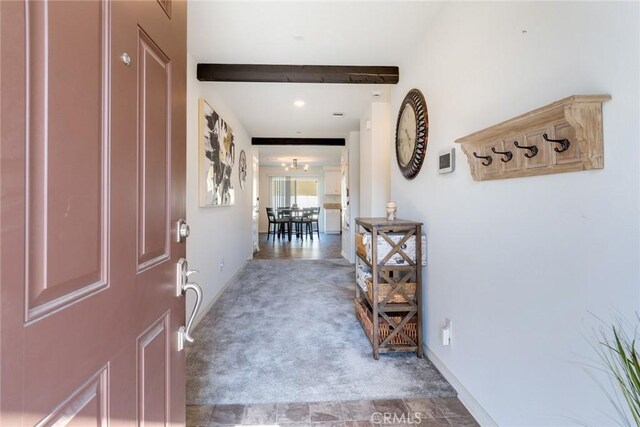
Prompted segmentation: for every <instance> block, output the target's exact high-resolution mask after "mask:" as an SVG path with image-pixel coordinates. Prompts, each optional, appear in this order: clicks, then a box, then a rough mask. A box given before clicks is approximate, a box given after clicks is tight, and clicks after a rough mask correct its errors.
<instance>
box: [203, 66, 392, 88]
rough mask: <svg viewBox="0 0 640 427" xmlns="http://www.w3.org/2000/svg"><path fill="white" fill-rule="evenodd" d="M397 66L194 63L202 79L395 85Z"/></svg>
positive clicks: (215, 80) (207, 80)
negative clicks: (196, 64)
mask: <svg viewBox="0 0 640 427" xmlns="http://www.w3.org/2000/svg"><path fill="white" fill-rule="evenodd" d="M399 73H400V71H399V69H398V67H388V66H358V65H353V66H350V65H349V66H344V65H261V64H198V69H197V76H198V80H200V81H203V82H258V83H351V84H396V83H398V79H399Z"/></svg>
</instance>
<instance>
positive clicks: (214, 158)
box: [198, 99, 235, 207]
mask: <svg viewBox="0 0 640 427" xmlns="http://www.w3.org/2000/svg"><path fill="white" fill-rule="evenodd" d="M198 131H199V133H198V135H199V138H198V147H199V148H198V163H199V166H198V174H199V176H198V184H199V187H200V188H199V194H200V197H199V198H200V207H211V206H231V205H233V204H234V201H235V190H234V188H233V183H232V182H231V172H232V170H233V163H234V161H235V144H234V142H233V131H232V129H231V127H230V126H229V125H228V124H227V123H226V122H225V121H224V120H222V118H221V117H220V116H219V115H218V113H216V112H215V111H214V110H213V108H211V106H210V105H209V104H208V103H207V101H205V100H204V99H200V100H199V102H198Z"/></svg>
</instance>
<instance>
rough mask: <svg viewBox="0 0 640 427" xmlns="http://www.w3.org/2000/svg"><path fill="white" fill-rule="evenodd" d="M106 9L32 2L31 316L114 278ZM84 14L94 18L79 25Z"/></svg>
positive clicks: (28, 89)
mask: <svg viewBox="0 0 640 427" xmlns="http://www.w3.org/2000/svg"><path fill="white" fill-rule="evenodd" d="M106 10H107V8H106V6H105V4H104V3H101V2H83V3H82V4H81V5H79V6H73V5H70V4H69V3H65V2H54V3H51V4H49V3H45V2H28V3H27V4H26V25H27V28H28V43H27V46H26V52H25V56H26V57H27V58H28V63H27V67H26V68H27V69H26V71H27V73H28V74H27V75H28V80H27V82H28V84H27V87H26V88H25V89H26V92H27V93H28V99H27V112H28V124H27V132H26V136H27V157H28V170H27V177H28V186H27V195H28V196H27V197H28V202H27V206H26V209H27V212H26V215H27V218H28V228H27V230H26V234H27V236H28V240H27V242H28V254H29V255H28V264H27V268H26V272H25V283H26V286H27V288H28V296H29V297H28V300H27V310H26V320H27V321H33V320H36V319H38V318H40V317H41V316H44V315H46V314H48V313H50V312H52V311H54V310H59V309H61V308H62V307H64V306H66V305H68V304H71V303H73V302H75V301H77V300H78V299H80V298H84V297H86V296H88V295H90V294H92V293H95V292H97V291H99V290H100V289H103V288H104V287H105V286H106V264H107V262H106V256H107V251H106V242H107V239H106V228H107V224H106V218H107V215H106V212H105V207H106V186H105V182H106V180H105V177H106V172H107V170H106V156H105V153H107V145H108V140H107V137H106V132H105V129H106V122H105V115H106V114H107V113H108V112H107V108H108V92H107V90H106V89H107V85H108V81H107V80H106V79H104V76H105V75H106V74H107V66H108V58H107V55H106V52H105V49H104V45H105V40H106V39H107V38H108V31H109V27H108V20H107V18H106V17H107V16H108V14H107V13H106ZM79 17H86V20H84V21H81V22H80V24H79V25H70V24H71V23H72V22H74V21H79V19H78V18H79ZM47 28H49V29H51V28H56V29H58V28H59V29H60V30H59V31H45V29H47ZM75 39H77V40H79V42H78V43H77V44H76V48H75V49H69V48H68V44H67V43H68V40H75ZM76 54H77V55H81V56H82V57H83V58H86V60H83V61H77V60H74V59H73V58H72V56H73V55H76ZM68 64H73V66H72V67H70V66H69V65H68ZM65 98H70V99H73V100H74V102H73V103H70V102H67V103H60V102H59V100H60V99H65ZM78 229H82V230H83V231H84V232H82V233H78V232H77V230H78Z"/></svg>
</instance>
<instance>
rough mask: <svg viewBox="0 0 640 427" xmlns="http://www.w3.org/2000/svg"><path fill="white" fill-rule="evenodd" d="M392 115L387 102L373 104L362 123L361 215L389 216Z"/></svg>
mask: <svg viewBox="0 0 640 427" xmlns="http://www.w3.org/2000/svg"><path fill="white" fill-rule="evenodd" d="M390 130H391V115H390V109H389V103H388V102H372V103H371V108H370V109H369V110H368V111H367V112H366V113H365V115H364V116H363V117H362V119H361V120H360V216H363V217H376V216H385V215H386V203H387V202H389V201H390V200H389V194H390V180H389V173H390V172H389V159H390V158H391V141H392V139H391V133H390Z"/></svg>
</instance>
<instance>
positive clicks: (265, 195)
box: [258, 166, 340, 233]
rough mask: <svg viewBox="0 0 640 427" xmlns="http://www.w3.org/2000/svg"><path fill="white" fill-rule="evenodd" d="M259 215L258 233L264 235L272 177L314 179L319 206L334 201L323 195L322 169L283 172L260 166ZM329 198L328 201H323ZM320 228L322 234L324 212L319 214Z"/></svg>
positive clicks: (269, 204) (266, 227)
mask: <svg viewBox="0 0 640 427" xmlns="http://www.w3.org/2000/svg"><path fill="white" fill-rule="evenodd" d="M259 173H260V213H259V215H258V224H259V229H260V233H266V232H267V229H268V227H269V221H268V220H267V211H266V208H269V207H272V206H271V177H272V176H285V175H286V176H295V177H307V178H316V179H317V180H318V195H319V197H318V203H319V205H320V206H322V204H323V203H324V202H325V201H329V202H333V201H334V200H335V198H334V197H332V196H325V195H324V169H323V168H322V167H310V168H309V170H308V171H307V172H304V171H294V170H291V171H285V170H284V169H283V168H281V167H271V166H260V172H259ZM327 197H328V198H329V200H325V199H327ZM339 202H340V196H337V203H339ZM318 225H319V226H320V232H321V233H323V232H324V210H321V212H320V218H319V221H318Z"/></svg>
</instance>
